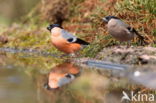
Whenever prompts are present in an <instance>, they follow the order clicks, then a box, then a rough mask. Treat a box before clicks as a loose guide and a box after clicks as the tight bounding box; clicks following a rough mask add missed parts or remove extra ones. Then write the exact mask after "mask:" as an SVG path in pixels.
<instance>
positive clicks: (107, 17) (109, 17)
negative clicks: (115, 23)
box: [103, 16, 119, 23]
mask: <svg viewBox="0 0 156 103" xmlns="http://www.w3.org/2000/svg"><path fill="white" fill-rule="evenodd" d="M111 19H119V18H118V17H116V16H106V17H104V18H103V21H104V22H106V23H108V22H109V20H111Z"/></svg>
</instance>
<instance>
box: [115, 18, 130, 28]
mask: <svg viewBox="0 0 156 103" xmlns="http://www.w3.org/2000/svg"><path fill="white" fill-rule="evenodd" d="M116 22H117V24H118V25H119V26H122V27H125V28H127V27H129V25H128V24H126V23H125V22H123V21H122V20H119V19H117V20H116Z"/></svg>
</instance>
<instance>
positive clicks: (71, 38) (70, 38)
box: [61, 29, 77, 42]
mask: <svg viewBox="0 0 156 103" xmlns="http://www.w3.org/2000/svg"><path fill="white" fill-rule="evenodd" d="M61 35H62V37H63V38H65V39H66V40H67V41H69V42H75V41H76V40H77V37H76V36H74V35H72V34H71V33H69V32H67V31H65V30H63V29H62V31H61Z"/></svg>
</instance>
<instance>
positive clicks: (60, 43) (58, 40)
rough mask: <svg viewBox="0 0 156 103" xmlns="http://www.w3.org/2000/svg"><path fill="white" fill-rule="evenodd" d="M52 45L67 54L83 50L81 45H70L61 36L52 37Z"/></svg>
mask: <svg viewBox="0 0 156 103" xmlns="http://www.w3.org/2000/svg"><path fill="white" fill-rule="evenodd" d="M51 39H52V44H53V45H54V46H55V47H56V48H57V49H58V50H60V51H62V52H65V53H74V52H76V51H78V50H80V49H81V45H80V44H78V43H69V42H68V41H67V40H66V39H64V38H62V37H61V36H58V37H52V38H51Z"/></svg>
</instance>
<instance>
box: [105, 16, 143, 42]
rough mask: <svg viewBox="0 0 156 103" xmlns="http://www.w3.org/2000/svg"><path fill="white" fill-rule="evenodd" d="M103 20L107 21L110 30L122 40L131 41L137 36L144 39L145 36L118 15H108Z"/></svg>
mask: <svg viewBox="0 0 156 103" xmlns="http://www.w3.org/2000/svg"><path fill="white" fill-rule="evenodd" d="M103 21H104V22H106V23H107V29H108V32H109V33H110V34H111V35H112V36H113V37H114V38H115V39H117V40H119V41H120V42H128V41H131V40H132V39H133V38H134V37H135V36H138V37H139V39H140V40H143V41H144V37H143V36H141V35H140V34H139V33H138V32H137V31H136V30H135V29H134V28H132V27H130V26H129V25H128V24H126V23H125V22H123V21H122V20H121V19H119V18H118V17H115V16H106V17H104V18H103Z"/></svg>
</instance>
